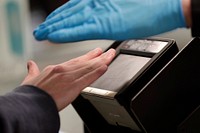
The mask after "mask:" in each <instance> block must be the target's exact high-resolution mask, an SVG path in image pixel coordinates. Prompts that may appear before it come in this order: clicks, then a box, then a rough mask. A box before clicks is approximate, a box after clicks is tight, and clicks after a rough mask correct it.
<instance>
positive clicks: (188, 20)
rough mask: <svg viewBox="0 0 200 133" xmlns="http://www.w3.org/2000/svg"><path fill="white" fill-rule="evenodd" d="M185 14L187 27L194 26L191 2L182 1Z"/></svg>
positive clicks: (188, 0) (187, 0) (189, 0)
mask: <svg viewBox="0 0 200 133" xmlns="http://www.w3.org/2000/svg"><path fill="white" fill-rule="evenodd" d="M182 8H183V14H184V16H185V21H186V23H187V27H191V26H192V15H191V0H182Z"/></svg>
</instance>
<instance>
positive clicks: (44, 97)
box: [0, 86, 60, 133]
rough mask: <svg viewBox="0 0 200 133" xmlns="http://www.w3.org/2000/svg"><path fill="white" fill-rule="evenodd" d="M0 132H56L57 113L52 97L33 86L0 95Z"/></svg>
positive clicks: (57, 124)
mask: <svg viewBox="0 0 200 133" xmlns="http://www.w3.org/2000/svg"><path fill="white" fill-rule="evenodd" d="M0 124H1V128H0V132H4V133H19V132H20V133H36V132H37V133H45V132H51V133H57V132H58V131H59V126H60V123H59V115H58V111H57V108H56V105H55V103H54V101H53V99H52V98H51V97H50V96H49V95H48V94H46V93H45V92H43V91H42V90H40V89H38V88H36V87H33V86H21V87H18V88H17V89H15V91H13V92H11V93H9V94H7V95H5V96H1V97H0Z"/></svg>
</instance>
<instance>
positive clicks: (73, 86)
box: [22, 48, 115, 111]
mask: <svg viewBox="0 0 200 133" xmlns="http://www.w3.org/2000/svg"><path fill="white" fill-rule="evenodd" d="M114 57H115V50H113V49H110V50H108V51H107V52H106V53H103V52H102V49H100V48H97V49H95V50H93V51H90V52H88V53H87V54H85V55H83V56H80V57H78V58H75V59H72V60H70V61H67V62H64V63H61V64H58V65H51V66H47V67H46V68H45V69H44V70H43V71H41V72H40V70H39V69H38V66H37V64H36V63H35V62H33V61H29V62H28V75H27V76H26V78H25V79H24V81H23V83H22V85H33V86H36V87H38V88H40V89H42V90H44V91H46V92H47V93H48V94H50V95H51V96H52V98H53V99H54V101H55V103H56V105H57V108H58V110H59V111H60V110H62V109H63V108H65V107H66V106H67V105H69V104H70V103H71V102H72V101H73V100H74V99H75V98H76V97H77V96H78V95H79V94H80V92H81V91H82V90H83V89H84V88H85V87H87V86H89V85H90V84H91V83H92V82H94V81H95V80H96V79H98V78H99V77H100V76H101V75H103V74H104V73H105V72H106V70H107V67H108V65H109V64H110V62H111V61H112V60H113V58H114Z"/></svg>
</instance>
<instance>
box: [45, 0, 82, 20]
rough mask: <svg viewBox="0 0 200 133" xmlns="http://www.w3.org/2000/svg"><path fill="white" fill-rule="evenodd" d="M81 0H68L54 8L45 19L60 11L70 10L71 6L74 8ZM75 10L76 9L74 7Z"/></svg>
mask: <svg viewBox="0 0 200 133" xmlns="http://www.w3.org/2000/svg"><path fill="white" fill-rule="evenodd" d="M81 1H82V0H70V1H68V2H67V3H66V4H64V5H62V6H60V7H59V8H57V9H56V10H54V11H53V12H52V13H50V14H49V15H48V16H47V18H46V20H48V19H51V18H53V17H54V16H56V15H58V14H60V13H62V12H63V11H66V10H70V9H71V8H76V5H77V4H78V3H79V2H81ZM74 10H76V9H74Z"/></svg>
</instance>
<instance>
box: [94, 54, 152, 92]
mask: <svg viewBox="0 0 200 133" xmlns="http://www.w3.org/2000/svg"><path fill="white" fill-rule="evenodd" d="M150 59H151V58H149V57H141V56H135V55H127V54H119V55H118V56H117V58H116V59H115V60H114V61H113V62H112V63H111V64H110V66H109V68H108V71H107V72H106V73H105V74H104V75H103V76H102V77H100V78H99V79H98V80H96V81H95V82H94V83H93V84H92V85H91V87H94V88H99V89H103V90H109V91H114V92H118V91H119V90H120V89H121V88H122V87H123V86H124V85H126V84H127V83H128V82H129V81H130V80H131V78H132V77H133V76H134V75H135V74H137V72H138V71H139V70H140V69H141V68H142V67H143V66H144V65H145V64H146V63H147V62H148V61H149V60H150Z"/></svg>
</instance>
